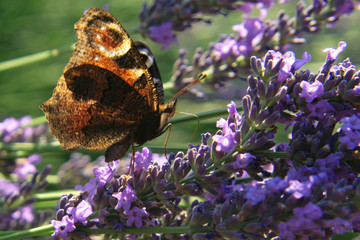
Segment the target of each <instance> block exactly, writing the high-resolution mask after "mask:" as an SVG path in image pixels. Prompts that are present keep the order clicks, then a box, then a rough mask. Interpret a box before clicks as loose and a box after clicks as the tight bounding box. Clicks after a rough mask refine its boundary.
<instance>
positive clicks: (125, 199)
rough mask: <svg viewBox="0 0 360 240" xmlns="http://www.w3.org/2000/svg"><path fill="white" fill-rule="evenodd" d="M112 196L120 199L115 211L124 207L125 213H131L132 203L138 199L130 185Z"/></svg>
mask: <svg viewBox="0 0 360 240" xmlns="http://www.w3.org/2000/svg"><path fill="white" fill-rule="evenodd" d="M112 196H113V197H115V198H117V199H118V203H117V204H116V206H115V209H119V208H121V207H122V208H123V209H124V210H125V211H129V209H130V206H131V203H132V202H135V201H136V200H137V199H138V198H137V197H136V192H135V190H133V189H132V188H131V187H130V186H129V185H127V186H126V188H125V189H124V190H123V191H122V192H117V193H114V194H113V195H112Z"/></svg>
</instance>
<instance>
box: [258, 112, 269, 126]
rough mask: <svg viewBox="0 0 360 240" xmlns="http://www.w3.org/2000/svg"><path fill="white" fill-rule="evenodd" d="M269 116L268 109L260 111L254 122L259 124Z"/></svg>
mask: <svg viewBox="0 0 360 240" xmlns="http://www.w3.org/2000/svg"><path fill="white" fill-rule="evenodd" d="M269 115H270V111H269V109H268V108H265V109H264V110H262V111H261V112H260V113H259V115H258V116H257V118H256V120H255V124H257V125H258V124H260V123H261V122H263V121H264V120H265V119H266V118H267V117H268V116H269Z"/></svg>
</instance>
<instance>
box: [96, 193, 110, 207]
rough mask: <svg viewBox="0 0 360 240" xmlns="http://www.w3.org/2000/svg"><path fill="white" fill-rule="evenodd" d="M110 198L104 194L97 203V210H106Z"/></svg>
mask: <svg viewBox="0 0 360 240" xmlns="http://www.w3.org/2000/svg"><path fill="white" fill-rule="evenodd" d="M110 197H111V196H109V195H107V194H104V195H103V196H102V198H101V200H100V202H99V208H100V209H103V208H106V207H107V206H108V205H109V198H110Z"/></svg>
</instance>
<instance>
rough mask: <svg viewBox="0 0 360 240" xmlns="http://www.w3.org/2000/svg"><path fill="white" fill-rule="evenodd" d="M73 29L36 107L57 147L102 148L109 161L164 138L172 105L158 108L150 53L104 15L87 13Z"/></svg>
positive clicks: (159, 88) (160, 98)
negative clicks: (67, 50) (67, 53)
mask: <svg viewBox="0 0 360 240" xmlns="http://www.w3.org/2000/svg"><path fill="white" fill-rule="evenodd" d="M75 30H76V33H77V38H78V41H77V43H76V45H75V51H74V53H73V55H72V56H71V58H70V60H69V63H68V64H67V65H66V66H65V69H64V72H63V75H62V76H61V77H60V78H59V80H58V83H57V86H56V88H55V89H54V91H53V95H52V97H51V98H50V99H49V100H47V101H46V102H44V103H43V104H42V105H41V106H40V108H41V109H42V110H43V111H44V113H45V116H46V118H47V120H48V122H49V126H50V133H51V134H52V135H53V136H55V137H56V138H57V139H58V141H59V142H60V145H61V147H62V148H65V149H69V150H74V149H78V148H81V147H85V148H87V149H90V150H101V149H106V151H105V160H106V162H111V161H113V160H116V159H119V158H121V157H122V156H123V155H124V154H125V153H126V152H127V151H128V149H129V148H130V146H133V149H134V145H135V144H136V145H142V144H144V143H145V142H146V141H148V140H151V139H153V138H156V137H158V136H159V135H161V134H162V133H164V131H166V129H167V128H168V126H169V123H168V119H169V118H171V117H173V116H174V114H175V108H176V100H175V101H170V102H168V103H166V104H164V90H163V85H162V81H161V76H160V72H159V70H158V68H157V65H156V62H155V59H154V57H153V55H152V53H151V51H150V49H149V48H148V47H147V46H146V45H145V44H144V43H141V42H134V41H132V40H131V38H130V36H129V35H128V33H127V32H126V31H125V29H124V28H123V27H122V26H121V24H120V23H119V22H118V21H117V20H116V18H115V17H113V16H112V15H111V14H110V13H109V12H107V11H105V10H103V9H99V8H90V9H88V10H87V11H86V12H85V13H84V15H83V16H82V17H81V19H80V20H79V21H78V22H77V23H76V24H75Z"/></svg>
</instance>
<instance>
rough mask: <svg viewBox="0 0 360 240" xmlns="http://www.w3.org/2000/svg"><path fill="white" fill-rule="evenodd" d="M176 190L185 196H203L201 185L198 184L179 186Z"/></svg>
mask: <svg viewBox="0 0 360 240" xmlns="http://www.w3.org/2000/svg"><path fill="white" fill-rule="evenodd" d="M176 189H177V190H178V191H179V192H181V193H182V194H185V195H193V196H201V195H202V194H203V190H202V187H201V184H200V183H198V182H195V183H188V184H184V185H177V186H176Z"/></svg>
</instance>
